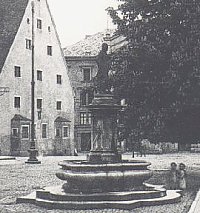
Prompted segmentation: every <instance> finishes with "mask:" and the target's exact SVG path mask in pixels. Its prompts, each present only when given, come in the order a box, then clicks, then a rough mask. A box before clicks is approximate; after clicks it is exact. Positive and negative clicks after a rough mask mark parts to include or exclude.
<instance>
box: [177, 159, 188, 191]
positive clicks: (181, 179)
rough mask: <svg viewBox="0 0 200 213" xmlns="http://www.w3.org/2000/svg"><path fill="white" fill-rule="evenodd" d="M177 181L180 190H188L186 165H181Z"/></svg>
mask: <svg viewBox="0 0 200 213" xmlns="http://www.w3.org/2000/svg"><path fill="white" fill-rule="evenodd" d="M177 179H178V188H179V189H181V190H184V189H186V171H185V164H184V163H180V164H179V170H178V173H177Z"/></svg>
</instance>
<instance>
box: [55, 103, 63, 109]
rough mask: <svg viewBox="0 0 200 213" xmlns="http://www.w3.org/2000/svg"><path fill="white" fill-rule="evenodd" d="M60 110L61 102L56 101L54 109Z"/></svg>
mask: <svg viewBox="0 0 200 213" xmlns="http://www.w3.org/2000/svg"><path fill="white" fill-rule="evenodd" d="M61 108H62V102H61V101H57V102H56V109H57V110H61Z"/></svg>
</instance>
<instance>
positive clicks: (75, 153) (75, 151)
mask: <svg viewBox="0 0 200 213" xmlns="http://www.w3.org/2000/svg"><path fill="white" fill-rule="evenodd" d="M74 156H78V152H77V149H76V148H75V149H74Z"/></svg>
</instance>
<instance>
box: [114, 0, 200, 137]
mask: <svg viewBox="0 0 200 213" xmlns="http://www.w3.org/2000/svg"><path fill="white" fill-rule="evenodd" d="M120 2H121V4H120V5H119V8H118V9H117V10H111V11H110V15H111V17H112V19H113V22H114V23H115V24H117V33H118V34H119V35H122V36H124V37H125V38H126V41H127V42H128V43H127V44H126V45H125V46H124V47H122V48H121V49H119V50H118V51H117V52H115V53H114V54H113V55H112V69H113V70H115V75H114V87H115V94H116V95H117V96H118V97H120V98H125V99H126V101H127V108H126V112H125V116H126V127H127V129H133V130H134V131H135V135H136V136H137V137H138V138H141V137H149V138H151V139H154V140H173V141H177V140H178V141H182V140H184V139H186V138H187V140H190V139H191V140H194V139H195V140H196V139H197V138H198V137H200V133H199V132H200V131H198V129H200V121H199V120H200V119H199V120H198V119H197V116H198V115H200V107H199V106H200V81H199V77H200V72H199V70H200V60H199V59H200V15H199V14H200V2H199V0H121V1H120Z"/></svg>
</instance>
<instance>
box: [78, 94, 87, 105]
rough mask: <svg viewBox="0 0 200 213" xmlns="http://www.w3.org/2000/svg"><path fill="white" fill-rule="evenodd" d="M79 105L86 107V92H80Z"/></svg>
mask: <svg viewBox="0 0 200 213" xmlns="http://www.w3.org/2000/svg"><path fill="white" fill-rule="evenodd" d="M80 101H81V102H80V103H81V106H85V105H87V93H86V92H82V93H81V95H80Z"/></svg>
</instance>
